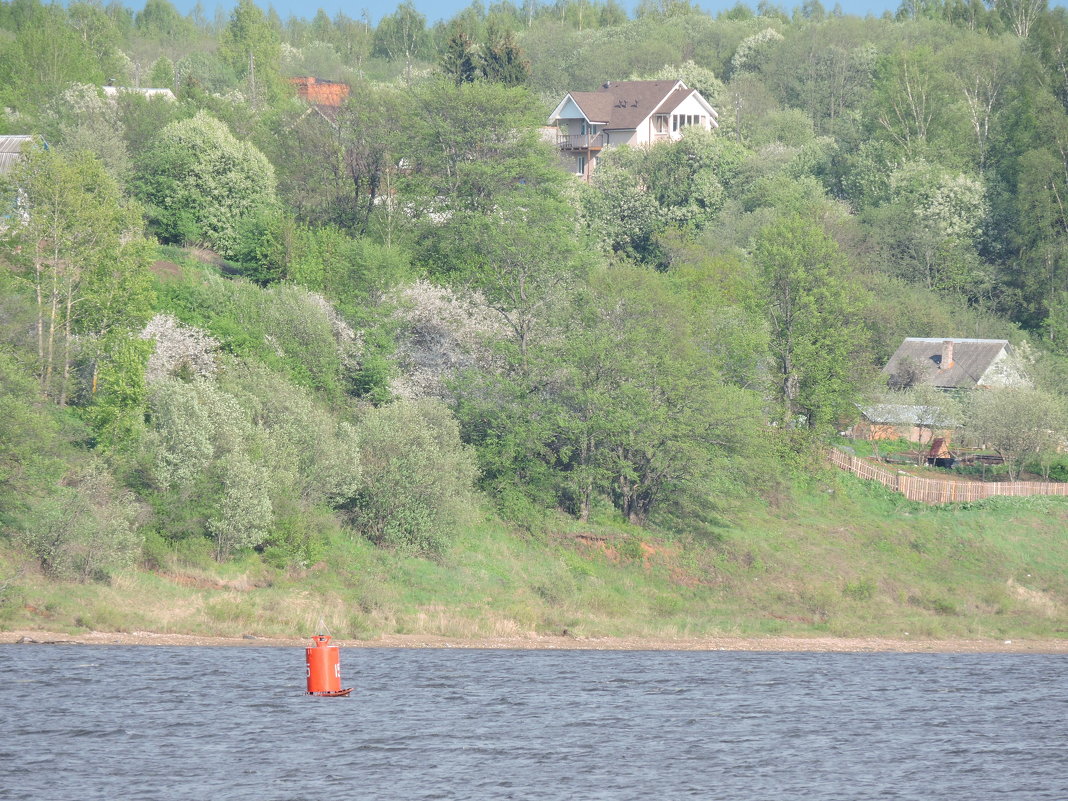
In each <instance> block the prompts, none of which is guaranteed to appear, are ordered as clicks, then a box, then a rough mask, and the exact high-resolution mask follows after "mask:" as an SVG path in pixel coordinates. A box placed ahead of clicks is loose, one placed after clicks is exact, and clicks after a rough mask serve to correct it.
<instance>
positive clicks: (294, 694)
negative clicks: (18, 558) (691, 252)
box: [0, 645, 1068, 801]
mask: <svg viewBox="0 0 1068 801" xmlns="http://www.w3.org/2000/svg"><path fill="white" fill-rule="evenodd" d="M341 656H342V671H343V676H344V679H345V686H350V685H354V686H356V688H357V690H356V693H355V694H354V695H353V696H352V697H350V698H347V699H322V698H309V697H307V696H305V695H303V694H302V692H303V689H304V688H303V681H304V653H303V650H301V649H299V648H297V649H280V648H162V647H141V648H133V647H119V646H113V647H89V646H27V645H7V646H5V645H0V799H19V800H20V801H31V800H33V799H42V800H48V801H66V800H67V799H70V800H71V801H86V800H87V799H123V800H124V801H125V800H126V799H211V800H212V801H221V800H222V799H241V801H275V800H277V801H282V800H284V799H302V800H303V799H335V800H337V801H340V800H341V799H353V798H361V799H435V798H436V799H510V798H514V799H539V801H542V800H548V799H579V800H584V799H676V798H705V799H768V800H771V799H795V798H797V799H806V801H815V800H816V799H835V800H836V801H837V800H838V799H845V800H847V801H858V800H859V799H925V800H926V801H929V800H931V799H968V800H969V801H984V800H985V799H1013V800H1014V801H1028V800H1029V799H1054V800H1055V801H1066V799H1068V698H1066V693H1068V659H1066V658H1065V657H1063V656H1038V655H983V654H968V655H944V654H937V655H936V654H795V653H791V654H778V653H731V652H619V651H615V652H591V651H568V652H563V651H468V650H380V649H348V650H342V654H341Z"/></svg>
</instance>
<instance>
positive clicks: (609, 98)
mask: <svg viewBox="0 0 1068 801" xmlns="http://www.w3.org/2000/svg"><path fill="white" fill-rule="evenodd" d="M718 117H719V115H718V114H717V113H716V110H715V109H714V108H712V106H711V105H710V104H709V103H708V101H707V100H705V99H704V98H703V97H702V96H701V93H700V92H698V91H697V90H696V89H689V88H687V87H686V84H685V83H683V82H682V81H680V80H676V81H611V82H609V83H606V84H604V85H603V86H601V88H599V89H598V90H597V91H595V92H568V93H567V94H566V95H565V96H564V99H563V100H561V101H560V104H559V105H558V106H557V107H556V109H555V110H554V111H553V113H552V114H551V115H550V116H549V125H550V126H551V127H550V133H551V132H552V129H555V134H556V135H555V140H556V145H557V147H559V148H560V152H561V154H562V155H563V156H564V158H565V160H566V161H567V163H568V165H569V166H570V167H571V169H572V172H574V173H575V174H576V175H581V176H582V177H583V178H584V179H585V180H589V178H590V174H591V173H592V172H593V169H594V167H595V166H596V165H597V158H598V156H599V155H600V154H601V151H602V150H603V149H604V148H605V147H608V146H609V145H632V146H639V147H641V146H647V145H652V144H655V143H657V142H662V141H673V140H676V139H679V138H680V137H681V136H682V131H683V129H684V128H686V127H688V126H691V125H699V126H701V127H702V128H704V129H705V130H706V131H707V130H711V129H712V128H718V127H719V122H718Z"/></svg>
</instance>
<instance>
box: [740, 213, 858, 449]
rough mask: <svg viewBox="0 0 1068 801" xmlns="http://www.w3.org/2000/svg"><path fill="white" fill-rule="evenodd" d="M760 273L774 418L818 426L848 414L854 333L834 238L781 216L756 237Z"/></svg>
mask: <svg viewBox="0 0 1068 801" xmlns="http://www.w3.org/2000/svg"><path fill="white" fill-rule="evenodd" d="M753 259H754V261H755V262H756V264H757V265H758V267H759V268H760V269H761V271H762V272H763V275H764V291H765V292H766V301H765V302H766V308H767V314H768V323H769V325H770V330H771V357H772V364H773V369H774V375H775V377H776V384H777V386H776V394H777V396H778V402H779V407H780V410H781V411H780V414H779V422H780V423H781V424H782V425H784V426H785V427H787V428H795V427H797V426H798V425H802V426H805V427H807V428H809V429H823V428H826V427H827V426H829V425H831V424H833V423H834V422H836V420H837V418H838V417H839V416H840V415H845V414H849V413H850V411H851V410H850V406H851V404H852V401H853V398H854V395H855V393H856V386H857V379H858V377H857V376H856V367H855V365H856V364H857V363H861V362H860V360H857V359H855V358H854V355H853V354H855V353H857V352H858V351H859V350H861V348H862V345H863V342H862V334H861V330H860V328H859V326H858V325H856V323H855V322H854V319H853V318H854V315H855V300H854V298H853V297H852V293H851V291H850V289H849V284H848V281H847V276H846V265H845V260H844V259H843V258H842V255H841V253H840V252H839V250H838V245H837V244H836V243H835V241H834V240H833V239H831V237H829V236H828V235H827V234H826V233H824V232H823V230H822V229H820V228H819V227H818V226H816V225H813V224H812V223H810V222H807V221H806V220H804V219H802V218H801V217H787V218H785V219H782V220H781V221H779V222H777V223H774V224H772V225H770V226H768V227H767V228H765V229H764V230H763V231H761V233H760V235H759V236H758V237H757V241H756V247H755V249H754V251H753Z"/></svg>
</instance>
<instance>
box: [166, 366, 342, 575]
mask: <svg viewBox="0 0 1068 801" xmlns="http://www.w3.org/2000/svg"><path fill="white" fill-rule="evenodd" d="M226 367H227V369H225V370H223V371H222V375H221V377H220V379H219V381H218V382H212V381H204V380H201V379H197V380H194V381H191V382H189V383H185V382H182V381H179V380H175V379H170V378H168V379H164V380H162V381H160V382H159V383H157V384H156V385H155V386H154V387H153V389H152V393H151V396H150V408H151V410H152V424H153V429H154V437H153V443H154V461H155V465H154V468H153V477H154V479H155V481H156V484H157V486H158V487H159V488H160V490H161V492H160V493H159V496H158V499H157V511H158V512H159V513H160V518H161V519H163V518H165V519H166V525H167V530H166V531H164V532H162V533H163V534H164V536H166V537H168V538H169V539H182V538H183V537H187V536H190V535H205V534H206V535H209V536H210V537H211V538H212V539H213V540H214V541H215V544H216V557H217V558H219V559H222V558H223V557H225V556H227V555H228V554H230V553H233V552H234V551H237V550H241V549H243V548H260V547H269V546H271V545H279V544H282V543H284V542H289V541H290V540H292V539H293V538H292V537H287V536H286V535H285V532H281V531H279V518H278V514H277V512H278V511H279V510H282V511H283V512H284V517H283V522H284V521H285V520H291V519H292V518H294V517H296V518H300V517H302V516H304V515H305V514H306V512H307V511H308V510H311V509H313V508H314V507H316V506H319V505H333V506H335V507H337V506H340V505H343V504H345V503H346V502H347V501H348V500H349V499H350V498H351V497H352V496H353V495H354V493H355V492H356V489H357V487H358V486H359V478H360V464H359V446H358V443H357V439H356V432H355V430H354V429H353V427H352V426H350V425H349V424H347V423H344V422H340V421H338V420H337V419H336V418H335V417H334V416H333V415H331V413H330V412H329V411H328V410H326V409H324V408H323V407H321V406H320V405H318V404H317V403H316V402H315V401H314V399H313V398H312V396H311V395H309V393H307V392H306V391H305V390H302V389H300V388H299V387H295V386H293V385H292V384H289V383H287V382H286V381H285V380H284V379H282V378H281V377H280V376H278V375H277V374H274V373H272V372H271V371H269V370H267V369H266V368H264V367H263V366H261V365H256V364H247V363H242V362H238V361H234V362H231V363H229V364H228V365H227V366H226ZM288 525H289V524H288V523H286V526H288ZM308 544H309V541H308V539H307V538H306V537H305V536H304V535H303V534H301V535H299V536H297V537H296V543H295V545H294V543H292V542H290V543H289V545H287V547H290V550H294V548H295V549H296V550H302V549H303V550H305V551H306V550H307V546H308Z"/></svg>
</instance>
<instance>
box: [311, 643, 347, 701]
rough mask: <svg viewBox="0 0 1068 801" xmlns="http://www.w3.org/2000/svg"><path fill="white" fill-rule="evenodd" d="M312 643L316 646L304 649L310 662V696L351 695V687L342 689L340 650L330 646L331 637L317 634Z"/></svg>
mask: <svg viewBox="0 0 1068 801" xmlns="http://www.w3.org/2000/svg"><path fill="white" fill-rule="evenodd" d="M312 641H313V642H314V643H315V645H314V646H313V647H311V648H305V649H304V654H305V656H306V658H307V661H308V695H322V696H326V697H338V696H344V695H348V694H349V693H351V692H352V688H351V687H349V688H348V689H347V690H342V689H341V659H340V656H339V651H340V649H339V648H338V647H337V646H336V645H330V635H329V634H316V635H315V636H314V637H312Z"/></svg>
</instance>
